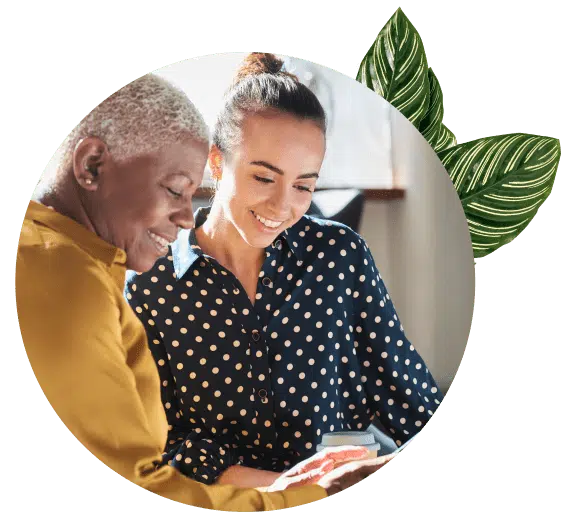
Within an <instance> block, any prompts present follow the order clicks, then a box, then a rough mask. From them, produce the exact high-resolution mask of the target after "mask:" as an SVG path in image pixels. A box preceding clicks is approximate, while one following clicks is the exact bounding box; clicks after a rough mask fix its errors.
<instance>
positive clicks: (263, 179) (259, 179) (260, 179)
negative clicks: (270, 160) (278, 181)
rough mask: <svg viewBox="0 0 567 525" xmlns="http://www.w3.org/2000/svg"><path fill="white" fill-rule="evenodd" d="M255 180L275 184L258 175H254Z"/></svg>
mask: <svg viewBox="0 0 567 525" xmlns="http://www.w3.org/2000/svg"><path fill="white" fill-rule="evenodd" d="M254 178H255V179H256V180H257V181H258V182H264V183H267V184H269V183H274V182H275V181H273V180H272V179H266V178H265V177H259V176H258V175H254Z"/></svg>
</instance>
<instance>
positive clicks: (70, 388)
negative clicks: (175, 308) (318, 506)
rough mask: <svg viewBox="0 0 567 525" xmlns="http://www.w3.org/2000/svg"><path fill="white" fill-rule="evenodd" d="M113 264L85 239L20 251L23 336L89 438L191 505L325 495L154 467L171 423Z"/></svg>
mask: <svg viewBox="0 0 567 525" xmlns="http://www.w3.org/2000/svg"><path fill="white" fill-rule="evenodd" d="M61 252H63V253H61ZM107 271H108V270H107V269H106V268H104V267H103V266H102V264H99V263H93V262H92V260H91V259H90V258H89V257H88V256H87V255H86V254H85V253H84V252H82V251H80V250H78V249H76V248H73V249H71V250H70V251H68V250H67V251H65V250H62V249H60V248H57V247H55V248H52V249H48V248H43V247H38V246H26V247H24V248H21V249H20V250H19V252H18V261H17V267H16V295H17V305H18V315H19V320H20V326H21V331H22V336H23V340H24V344H25V347H26V350H27V353H28V356H29V359H30V362H31V365H32V367H33V369H34V372H35V374H36V377H37V378H38V381H39V382H40V384H41V386H42V388H43V390H44V392H45V395H46V397H47V398H48V400H49V401H50V403H51V405H52V406H53V408H54V409H55V411H56V412H57V414H58V415H59V416H60V417H61V419H62V421H63V422H64V423H65V424H66V426H67V427H68V428H69V430H70V431H71V432H72V433H73V434H74V435H75V436H76V437H77V438H78V439H79V440H80V441H81V443H83V445H84V446H85V447H86V448H87V449H88V450H89V451H91V452H92V453H93V454H94V455H95V456H96V457H97V458H99V459H100V460H101V461H102V462H104V463H105V464H106V465H108V466H109V467H111V468H112V469H113V470H114V471H116V472H117V473H119V474H120V475H122V476H124V477H125V478H126V479H128V480H130V481H132V482H134V483H136V484H138V485H140V486H141V487H144V488H146V489H147V490H150V491H152V492H155V493H157V494H159V495H161V496H164V497H167V498H170V499H172V500H175V501H179V502H182V503H186V504H191V505H196V506H200V507H206V508H214V509H222V510H240V511H253V510H269V509H278V508H286V507H289V506H294V505H299V504H303V503H307V502H309V501H314V500H317V499H320V498H322V497H324V496H325V492H324V491H323V490H321V489H318V490H313V488H312V487H307V488H304V489H297V490H291V491H285V492H278V493H274V494H272V495H269V494H264V493H261V492H259V491H255V490H243V489H236V488H234V487H229V486H225V487H208V486H206V485H203V484H200V483H197V482H195V481H192V480H190V479H188V478H186V477H184V476H183V475H182V474H180V473H179V472H178V471H177V470H175V469H173V468H171V467H169V466H164V467H163V468H160V469H156V468H155V466H156V465H157V464H159V463H160V462H161V452H162V446H163V441H164V438H165V424H166V420H165V417H164V415H163V409H162V408H161V407H160V406H159V388H158V379H157V373H156V372H155V366H153V365H152V357H151V355H150V353H149V351H148V349H147V346H146V342H145V337H143V338H139V344H138V348H135V349H134V351H133V352H131V353H127V352H126V349H125V348H124V345H123V341H122V333H121V325H120V321H119V315H120V313H121V311H120V307H121V306H122V307H123V308H124V309H126V308H128V306H127V305H126V304H125V303H124V302H123V300H122V298H121V297H120V294H119V292H117V293H113V291H112V290H110V289H109V287H108V275H107V274H106V272H107ZM120 301H122V305H120V304H119V302H120ZM122 313H123V312H122ZM131 335H132V337H135V334H131ZM142 392H143V394H144V396H143V397H142V395H141V394H142ZM148 399H153V400H154V401H155V402H154V403H152V404H149V403H148V402H147V400H148ZM144 400H145V401H146V402H144Z"/></svg>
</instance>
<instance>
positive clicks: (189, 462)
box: [125, 284, 238, 485]
mask: <svg viewBox="0 0 567 525" xmlns="http://www.w3.org/2000/svg"><path fill="white" fill-rule="evenodd" d="M125 296H126V299H127V300H128V302H129V303H130V306H131V307H132V308H133V310H134V312H135V313H136V315H137V316H138V318H139V319H140V321H141V322H142V324H143V325H144V329H145V330H146V334H147V336H148V343H149V347H150V350H151V352H152V355H153V358H154V361H155V362H156V363H157V369H158V372H159V377H160V385H161V400H162V403H163V406H164V409H165V414H166V416H167V423H168V437H167V443H166V446H165V453H164V455H163V461H162V463H163V464H168V465H171V466H172V467H174V468H176V469H178V470H179V471H180V472H182V473H183V474H184V475H186V476H189V477H190V478H192V479H194V480H196V481H199V482H201V483H206V484H208V485H210V484H213V483H214V482H215V481H216V480H217V478H218V477H219V476H220V475H221V474H222V473H223V472H224V471H225V470H226V469H227V468H228V467H230V466H232V465H236V464H238V459H237V454H235V452H234V449H231V448H230V447H229V446H228V445H226V444H222V443H219V442H218V441H217V440H216V439H214V436H213V435H212V434H210V433H208V432H206V430H205V431H203V429H201V428H199V427H197V426H196V424H192V423H191V421H190V420H189V418H188V417H187V416H185V415H184V413H183V408H182V406H181V405H180V400H179V399H178V397H177V393H176V389H175V383H174V380H173V374H172V373H171V370H170V368H169V358H168V353H167V351H166V348H165V345H164V342H163V339H162V338H161V336H160V335H159V333H157V332H158V330H156V328H155V327H154V326H152V325H151V324H150V323H149V322H148V321H149V319H150V317H149V316H148V311H147V309H146V308H145V307H144V304H143V303H141V301H140V300H139V296H138V293H137V292H135V291H134V290H132V289H131V287H130V286H129V285H128V284H127V285H126V288H125Z"/></svg>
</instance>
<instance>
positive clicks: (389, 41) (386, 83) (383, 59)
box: [356, 9, 429, 128]
mask: <svg viewBox="0 0 567 525" xmlns="http://www.w3.org/2000/svg"><path fill="white" fill-rule="evenodd" d="M356 79H357V80H358V81H359V82H361V83H362V84H364V85H366V86H367V87H369V88H370V89H372V90H373V91H376V93H378V94H379V95H381V96H382V97H383V98H385V99H386V100H387V101H388V102H390V103H391V104H392V105H393V106H394V107H395V108H396V109H398V111H400V112H401V113H402V114H403V115H404V117H406V118H407V119H408V120H409V121H410V122H411V123H412V124H414V125H415V127H417V128H419V123H420V122H421V120H422V119H423V117H424V116H425V115H426V113H427V112H428V108H429V78H428V72H427V58H426V57H425V51H424V49H423V43H422V41H421V37H420V36H419V33H418V32H417V31H416V30H415V27H413V25H412V24H411V22H410V21H409V20H408V19H407V17H406V15H404V13H403V12H402V10H401V9H398V10H397V11H396V12H395V13H394V16H393V17H392V18H390V20H388V23H387V24H386V25H385V26H384V29H382V31H380V33H379V34H378V37H377V38H376V41H375V42H374V44H372V47H371V48H370V49H369V50H368V53H366V56H365V57H364V58H363V59H362V63H361V64H360V69H359V70H358V75H357V76H356Z"/></svg>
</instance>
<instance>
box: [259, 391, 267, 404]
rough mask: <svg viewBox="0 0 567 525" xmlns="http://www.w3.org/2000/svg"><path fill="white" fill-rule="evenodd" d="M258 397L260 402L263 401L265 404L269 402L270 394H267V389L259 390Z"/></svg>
mask: <svg viewBox="0 0 567 525" xmlns="http://www.w3.org/2000/svg"><path fill="white" fill-rule="evenodd" d="M258 395H259V396H260V401H262V403H264V404H265V403H267V402H268V392H266V390H265V389H263V388H261V389H260V390H258Z"/></svg>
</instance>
